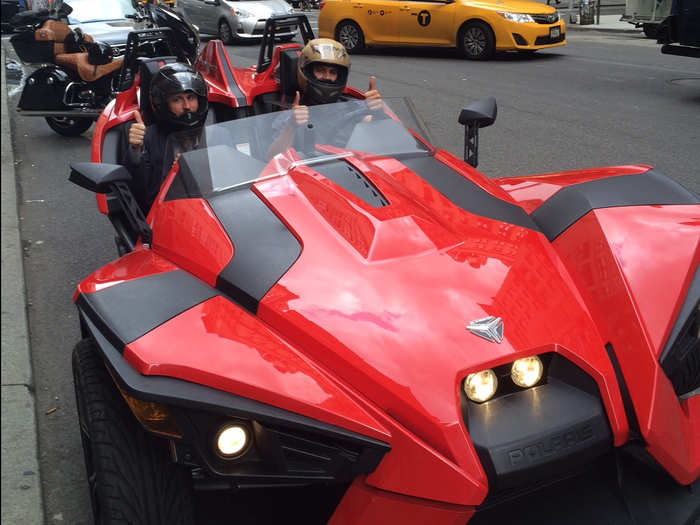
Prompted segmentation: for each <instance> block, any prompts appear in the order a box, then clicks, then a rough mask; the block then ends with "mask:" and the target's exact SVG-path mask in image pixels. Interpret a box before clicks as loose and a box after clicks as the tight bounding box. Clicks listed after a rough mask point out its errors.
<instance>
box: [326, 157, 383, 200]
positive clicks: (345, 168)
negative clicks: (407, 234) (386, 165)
mask: <svg viewBox="0 0 700 525" xmlns="http://www.w3.org/2000/svg"><path fill="white" fill-rule="evenodd" d="M314 169H315V170H316V171H317V172H318V173H320V174H321V175H323V176H324V177H326V178H327V179H330V180H332V181H333V182H335V183H336V184H337V185H338V186H340V187H341V188H343V189H344V190H345V191H348V192H350V193H352V194H353V195H354V196H355V197H357V198H358V199H360V200H361V201H362V202H366V203H367V204H369V205H370V206H372V207H374V208H381V207H382V206H386V205H387V204H389V203H388V201H387V200H386V199H385V198H384V196H383V195H382V194H381V193H379V190H378V189H377V188H375V187H374V185H373V184H372V183H371V182H370V181H369V180H368V179H367V177H365V176H364V175H363V174H362V173H361V172H360V171H358V170H357V169H355V168H354V167H353V166H351V165H350V164H348V163H347V162H344V161H337V162H328V163H324V164H319V165H318V166H314Z"/></svg>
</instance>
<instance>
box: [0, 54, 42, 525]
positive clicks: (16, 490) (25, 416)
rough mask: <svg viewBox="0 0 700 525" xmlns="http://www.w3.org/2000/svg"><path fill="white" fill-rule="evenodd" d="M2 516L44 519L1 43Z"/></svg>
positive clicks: (15, 520)
mask: <svg viewBox="0 0 700 525" xmlns="http://www.w3.org/2000/svg"><path fill="white" fill-rule="evenodd" d="M1 53H2V58H1V60H0V67H2V85H1V86H0V89H1V90H2V94H0V99H1V104H2V106H1V108H0V109H1V110H2V127H1V131H2V203H1V204H2V326H1V327H0V329H2V336H1V339H2V518H1V522H2V524H3V525H5V524H7V525H14V524H23V525H24V524H26V525H42V524H43V523H44V506H43V501H42V498H41V479H40V476H39V460H38V443H37V426H36V414H35V411H34V379H33V377H32V365H31V361H30V357H29V335H28V333H27V314H26V311H27V310H26V296H25V288H24V267H23V261H22V246H21V243H20V235H19V219H18V217H17V188H16V186H15V160H14V155H13V152H12V136H11V132H10V121H9V118H8V112H7V85H6V79H5V47H4V45H3V46H2V51H1Z"/></svg>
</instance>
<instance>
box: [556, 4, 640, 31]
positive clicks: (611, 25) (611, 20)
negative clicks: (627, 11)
mask: <svg viewBox="0 0 700 525" xmlns="http://www.w3.org/2000/svg"><path fill="white" fill-rule="evenodd" d="M559 15H560V16H561V17H562V18H563V19H564V21H565V22H566V30H567V31H605V32H610V33H637V34H641V32H642V28H641V27H634V24H630V23H629V22H623V21H622V20H620V17H621V16H622V15H600V24H584V25H581V24H574V23H571V22H569V19H568V16H567V12H566V10H561V9H560V10H559Z"/></svg>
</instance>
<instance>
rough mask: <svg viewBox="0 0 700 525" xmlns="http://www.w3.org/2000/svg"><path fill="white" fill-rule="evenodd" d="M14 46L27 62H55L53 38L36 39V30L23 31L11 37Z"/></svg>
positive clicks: (19, 55)
mask: <svg viewBox="0 0 700 525" xmlns="http://www.w3.org/2000/svg"><path fill="white" fill-rule="evenodd" d="M10 43H11V44H12V47H14V48H15V52H16V53H17V56H18V57H19V59H20V60H21V61H22V62H24V63H25V64H43V63H46V62H53V55H54V42H53V40H35V39H34V31H22V32H21V33H17V34H16V35H13V36H12V38H10Z"/></svg>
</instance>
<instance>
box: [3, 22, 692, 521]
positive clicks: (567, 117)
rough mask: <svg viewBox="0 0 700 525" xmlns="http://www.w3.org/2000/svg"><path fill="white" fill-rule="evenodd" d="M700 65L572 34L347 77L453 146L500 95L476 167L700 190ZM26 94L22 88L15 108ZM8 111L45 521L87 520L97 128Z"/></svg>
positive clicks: (633, 43)
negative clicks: (80, 399)
mask: <svg viewBox="0 0 700 525" xmlns="http://www.w3.org/2000/svg"><path fill="white" fill-rule="evenodd" d="M228 50H229V53H230V55H231V58H232V60H233V62H234V65H249V64H251V63H253V62H255V60H256V58H257V51H258V49H257V46H242V47H236V46H232V47H229V48H228ZM8 56H9V58H11V55H8ZM699 62H700V61H697V60H693V59H689V58H683V57H673V56H666V55H661V54H660V52H659V47H658V46H657V45H656V44H654V43H653V42H652V41H648V40H646V39H644V38H643V37H642V36H636V35H632V36H630V35H603V34H582V33H573V32H571V33H570V34H569V44H568V45H567V46H566V47H564V48H559V49H557V50H553V51H547V52H540V53H537V54H535V55H532V56H521V55H504V56H501V57H498V58H497V59H496V60H493V61H490V62H466V61H463V60H461V59H460V58H459V57H458V56H457V55H456V53H455V52H452V51H444V50H406V49H389V50H382V51H373V52H370V53H368V54H364V55H359V56H353V57H352V63H353V65H352V74H351V80H350V83H351V84H352V85H354V86H357V87H360V88H363V89H364V88H365V86H366V85H367V83H368V78H369V76H370V75H375V76H376V77H377V87H378V89H379V90H380V91H381V92H382V94H383V95H384V96H385V97H386V98H387V99H391V98H397V99H400V100H398V101H397V103H403V102H405V99H407V98H408V99H410V101H411V103H412V104H413V106H414V107H415V108H416V110H417V113H418V114H419V116H420V117H421V119H422V120H423V121H424V122H425V124H426V126H427V128H428V131H429V134H430V135H431V137H432V138H433V140H434V141H435V142H436V143H437V144H439V145H441V146H442V147H444V148H446V149H448V150H449V151H451V152H453V153H455V154H461V150H462V141H463V130H462V128H461V127H460V126H459V125H458V124H457V115H458V113H459V111H460V109H461V108H462V107H463V106H464V105H465V104H467V103H469V102H472V101H475V100H478V99H480V98H482V97H486V96H495V97H496V98H497V100H498V104H499V108H498V110H499V111H498V120H497V121H496V124H495V125H494V126H493V127H490V128H487V129H484V130H482V134H481V141H480V143H481V150H480V161H481V164H480V166H479V168H480V169H481V170H482V171H483V172H484V173H486V174H487V175H489V176H509V175H518V174H526V173H538V172H549V171H558V170H567V169H576V168H588V167H595V166H603V165H619V164H629V163H646V164H651V165H654V166H655V167H656V168H657V169H658V170H659V171H661V172H663V173H665V174H667V175H669V176H671V177H673V178H674V179H676V180H677V181H679V182H681V183H682V184H684V185H685V186H686V187H688V188H690V189H692V190H694V191H695V192H700V168H699V167H698V166H700V162H699V160H700V159H699V157H698V154H699V153H698V146H699V145H700V126H699V125H698V123H700V64H699ZM15 88H16V86H12V85H10V86H9V89H10V90H13V89H15ZM17 100H18V93H17V90H16V89H15V92H14V93H13V94H12V95H11V98H10V100H9V105H10V107H11V108H13V107H15V105H16V103H17ZM389 104H390V105H391V104H392V101H391V100H389ZM10 111H11V115H10V118H11V120H12V132H13V137H14V150H15V161H16V170H17V178H18V186H19V192H20V194H19V199H20V200H19V214H20V217H21V237H22V242H23V247H24V257H25V258H24V263H25V275H26V281H27V282H26V287H27V297H28V301H29V308H28V310H29V325H30V338H31V349H32V359H33V367H34V374H35V383H36V403H37V411H38V412H37V414H38V415H37V419H38V424H39V453H40V464H41V474H42V481H43V491H44V500H45V506H46V518H47V523H48V524H51V525H54V524H71V525H80V524H88V523H92V519H91V514H90V503H89V498H88V492H87V482H86V480H85V473H84V465H83V458H82V450H81V444H80V438H79V433H78V429H77V425H76V416H75V400H74V394H73V386H72V375H71V369H70V354H71V351H72V348H73V346H74V344H75V343H76V342H77V341H78V338H79V330H78V323H77V316H76V311H75V308H74V306H73V304H72V300H71V298H72V294H73V291H74V289H75V286H76V285H77V283H78V282H79V281H80V280H81V279H83V278H84V277H85V276H86V275H88V274H89V273H90V272H92V271H93V270H94V269H96V268H98V267H100V266H102V265H103V264H105V263H107V262H108V261H110V260H111V259H113V258H114V257H116V250H115V246H114V242H113V233H112V230H111V227H110V226H109V223H108V221H107V219H106V218H105V217H104V216H102V215H100V214H99V213H98V212H97V209H96V207H95V202H94V196H93V195H91V194H90V193H88V192H87V191H85V190H82V189H80V188H78V187H77V186H74V185H72V184H70V183H68V181H67V177H68V163H69V162H70V161H83V160H88V159H89V156H90V154H89V148H90V132H88V133H86V134H85V135H84V136H82V137H79V138H73V139H68V138H64V137H60V136H58V135H56V134H54V133H53V132H52V131H51V130H50V129H49V128H48V126H47V125H46V124H45V122H44V121H43V120H42V119H33V118H20V117H17V116H16V115H15V114H14V111H13V110H12V109H11V110H10ZM652 255H653V254H652ZM668 525H674V524H671V523H669V524H668Z"/></svg>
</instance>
